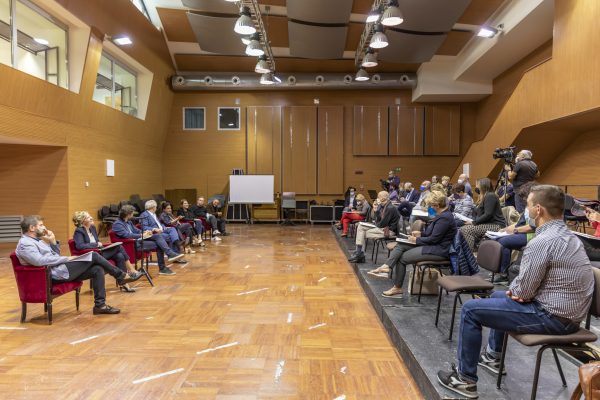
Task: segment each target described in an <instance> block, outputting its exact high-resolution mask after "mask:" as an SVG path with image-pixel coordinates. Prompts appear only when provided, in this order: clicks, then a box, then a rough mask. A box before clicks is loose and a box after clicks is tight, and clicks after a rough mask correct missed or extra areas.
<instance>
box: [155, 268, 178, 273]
mask: <svg viewBox="0 0 600 400" xmlns="http://www.w3.org/2000/svg"><path fill="white" fill-rule="evenodd" d="M158 274H159V275H176V274H177V273H176V272H175V271H173V270H172V269H171V268H169V267H164V268H162V269H160V270H158Z"/></svg>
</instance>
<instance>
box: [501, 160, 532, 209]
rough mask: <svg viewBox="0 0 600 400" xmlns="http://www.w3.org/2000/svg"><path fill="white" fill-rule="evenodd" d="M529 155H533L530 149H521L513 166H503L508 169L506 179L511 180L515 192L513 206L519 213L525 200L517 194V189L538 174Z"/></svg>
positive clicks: (523, 206) (524, 205) (524, 204)
mask: <svg viewBox="0 0 600 400" xmlns="http://www.w3.org/2000/svg"><path fill="white" fill-rule="evenodd" d="M531 157H533V154H532V153H531V151H529V150H521V151H519V152H518V153H517V156H516V158H515V161H516V162H515V165H514V167H511V165H510V164H507V165H505V166H504V168H505V169H506V170H507V171H508V179H509V180H510V181H512V184H513V190H514V192H515V193H517V195H516V196H515V208H516V209H517V211H518V212H519V214H522V213H523V212H524V211H525V207H526V206H527V200H526V199H523V198H521V196H519V195H518V193H519V189H520V188H521V186H523V185H524V184H525V183H527V182H531V181H533V180H535V178H537V177H538V176H539V175H540V171H539V170H538V166H537V165H536V163H534V162H533V161H532V160H531Z"/></svg>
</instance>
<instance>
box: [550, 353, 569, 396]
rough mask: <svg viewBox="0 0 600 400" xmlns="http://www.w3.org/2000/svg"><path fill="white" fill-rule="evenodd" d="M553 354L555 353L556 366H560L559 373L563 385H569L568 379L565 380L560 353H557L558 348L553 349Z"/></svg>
mask: <svg viewBox="0 0 600 400" xmlns="http://www.w3.org/2000/svg"><path fill="white" fill-rule="evenodd" d="M552 354H553V355H554V361H556V368H558V373H559V374H560V380H561V381H562V384H563V387H567V381H566V380H565V374H564V373H563V370H562V366H561V365H560V360H559V359H558V354H556V349H554V348H553V349H552Z"/></svg>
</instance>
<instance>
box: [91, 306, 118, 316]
mask: <svg viewBox="0 0 600 400" xmlns="http://www.w3.org/2000/svg"><path fill="white" fill-rule="evenodd" d="M120 312H121V310H119V309H118V308H114V307H111V306H109V305H108V304H105V305H103V306H102V307H94V310H93V313H94V315H98V314H118V313H120Z"/></svg>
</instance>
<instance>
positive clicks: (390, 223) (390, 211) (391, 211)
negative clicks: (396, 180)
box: [375, 201, 400, 233]
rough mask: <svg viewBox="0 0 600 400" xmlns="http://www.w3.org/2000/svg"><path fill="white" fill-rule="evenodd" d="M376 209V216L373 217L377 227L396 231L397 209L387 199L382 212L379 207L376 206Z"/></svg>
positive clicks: (398, 215)
mask: <svg viewBox="0 0 600 400" xmlns="http://www.w3.org/2000/svg"><path fill="white" fill-rule="evenodd" d="M378 211H379V212H378V213H377V218H376V219H375V224H376V225H377V227H378V228H381V229H383V228H385V227H388V228H390V229H391V230H392V231H394V232H396V233H398V221H399V220H400V213H399V212H398V209H397V208H396V207H395V206H394V205H393V204H392V203H391V202H389V201H388V202H387V203H386V204H385V207H384V208H383V212H382V211H381V208H378Z"/></svg>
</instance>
